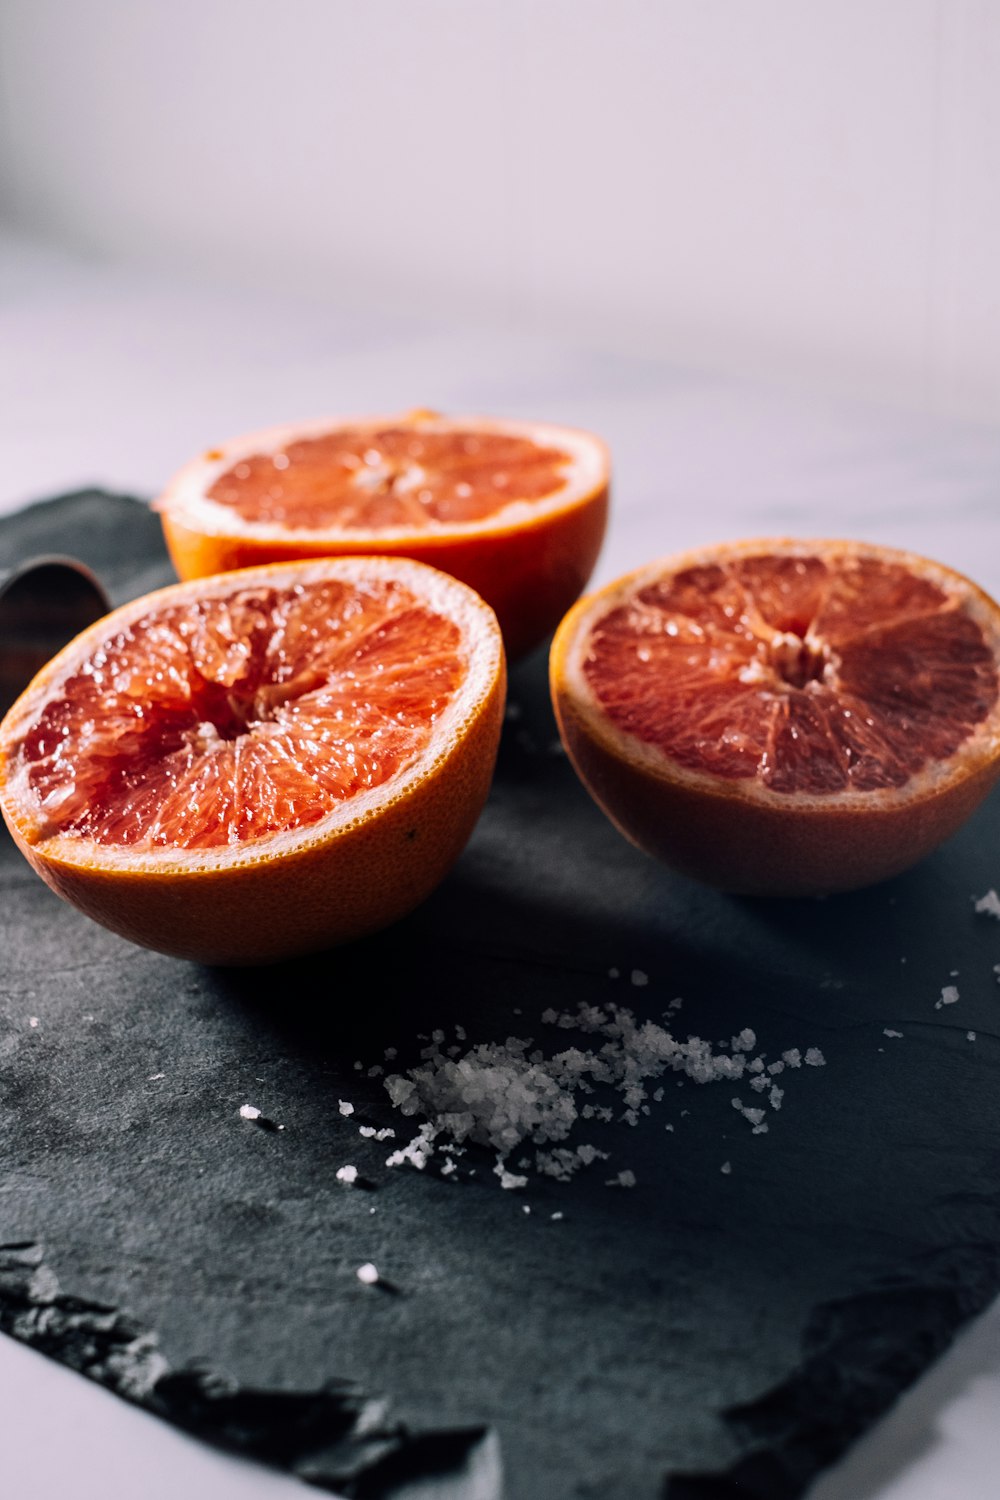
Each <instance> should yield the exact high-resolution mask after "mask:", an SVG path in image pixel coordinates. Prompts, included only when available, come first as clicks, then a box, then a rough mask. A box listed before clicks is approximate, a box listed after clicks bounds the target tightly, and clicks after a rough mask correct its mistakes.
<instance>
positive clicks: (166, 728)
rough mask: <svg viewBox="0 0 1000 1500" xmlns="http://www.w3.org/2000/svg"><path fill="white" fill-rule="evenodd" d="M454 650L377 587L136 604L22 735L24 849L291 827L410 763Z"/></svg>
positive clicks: (213, 837)
mask: <svg viewBox="0 0 1000 1500" xmlns="http://www.w3.org/2000/svg"><path fill="white" fill-rule="evenodd" d="M460 647H461V637H460V632H459V629H458V627H457V626H456V625H455V624H454V623H453V622H452V621H450V620H448V619H445V618H444V617H443V616H441V615H439V614H436V613H435V612H434V611H433V610H431V609H430V608H429V607H428V606H427V605H425V604H423V603H422V602H421V601H420V600H419V599H417V597H416V596H415V595H413V594H412V593H411V592H410V591H409V590H407V589H406V588H404V587H402V586H401V585H400V584H397V583H395V582H392V581H384V580H383V581H371V582H367V583H345V582H342V581H339V580H326V581H321V582H314V583H306V584H299V585H295V586H292V587H286V588H282V589H278V588H275V587H269V586H265V587H247V588H243V589H237V590H234V591H233V592H232V593H230V594H227V595H225V596H223V597H217V598H212V599H207V600H202V601H197V602H182V603H173V604H167V605H164V606H163V607H161V608H159V609H156V608H153V609H151V610H150V612H149V613H148V614H146V615H144V616H142V617H141V618H140V619H137V620H136V621H134V622H133V623H132V624H131V625H129V626H128V627H127V628H125V629H124V630H122V631H120V632H119V633H118V634H117V635H115V636H113V637H111V638H109V639H107V640H106V641H105V642H104V643H103V644H102V645H101V646H100V648H99V649H96V650H93V651H91V653H90V655H89V657H88V658H87V660H86V661H85V662H83V663H82V664H81V665H80V666H79V667H78V668H77V669H76V671H75V672H74V673H73V674H72V675H71V676H70V677H69V679H68V680H67V681H66V682H65V683H64V684H63V685H62V687H61V689H60V690H59V692H58V693H56V694H55V695H54V696H53V697H51V698H50V700H49V701H48V702H47V703H46V705H45V707H44V708H43V710H42V711H41V713H40V714H39V715H38V716H37V718H36V719H35V721H34V723H33V724H32V725H31V727H30V728H29V730H28V731H27V733H26V734H25V736H24V737H23V740H22V742H21V744H20V746H19V747H18V749H17V752H16V760H17V763H18V764H19V765H20V766H22V767H23V768H24V770H25V772H26V774H27V780H28V786H29V788H30V790H31V792H32V793H33V801H34V804H35V811H36V815H37V820H38V831H37V835H36V841H37V839H43V838H46V837H50V836H52V835H54V834H71V835H74V834H75V835H78V836H80V837H83V838H87V839H92V840H94V841H96V842H97V843H99V844H102V845H119V846H125V847H128V848H130V849H133V850H136V851H142V850H143V849H149V850H152V849H158V848H164V847H167V848H177V849H211V848H218V847H220V846H224V845H234V844H235V845H243V844H245V843H248V842H252V841H254V840H256V839H260V838H263V837H266V836H268V835H271V834H275V833H280V832H285V831H288V830H295V829H303V828H307V827H309V826H310V825H312V824H314V823H316V822H318V821H319V820H320V819H321V818H323V817H324V816H325V815H326V814H327V813H328V812H330V811H331V810H332V809H333V808H334V807H336V806H337V805H338V804H340V803H343V802H344V801H346V800H348V799H350V798H351V797H354V796H356V795H358V794H359V793H361V792H363V791H366V790H367V789H369V788H372V787H377V786H380V785H383V784H384V783H386V782H387V781H389V780H390V779H391V778H392V777H394V776H395V775H397V774H398V773H399V772H400V771H402V770H404V769H405V768H406V767H407V766H409V765H411V764H412V763H413V762H414V760H415V759H416V758H417V757H418V756H419V755H420V753H421V752H422V751H423V750H424V748H425V747H426V745H427V743H428V741H429V739H430V737H431V733H432V730H433V725H434V721H435V720H436V718H437V717H438V716H439V714H440V713H441V711H442V710H443V708H445V707H446V706H447V704H448V702H449V701H450V700H451V699H452V698H453V697H454V695H455V693H456V692H457V690H458V688H459V686H460V684H461V682H462V680H463V679H464V676H465V671H466V667H465V661H464V658H463V655H462V652H461V649H460Z"/></svg>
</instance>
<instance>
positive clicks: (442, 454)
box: [154, 411, 610, 659]
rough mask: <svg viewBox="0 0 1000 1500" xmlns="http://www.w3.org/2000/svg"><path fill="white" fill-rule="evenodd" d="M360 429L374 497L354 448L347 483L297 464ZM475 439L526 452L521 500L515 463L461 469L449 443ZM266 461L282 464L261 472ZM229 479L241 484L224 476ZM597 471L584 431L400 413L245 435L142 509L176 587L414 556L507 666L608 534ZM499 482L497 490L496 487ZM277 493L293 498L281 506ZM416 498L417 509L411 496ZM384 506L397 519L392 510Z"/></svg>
mask: <svg viewBox="0 0 1000 1500" xmlns="http://www.w3.org/2000/svg"><path fill="white" fill-rule="evenodd" d="M366 434H367V435H368V437H369V439H370V441H371V443H372V444H373V445H374V448H373V452H372V454H371V459H372V461H373V464H374V469H373V471H372V472H375V473H377V474H380V475H384V481H383V487H384V491H385V494H384V495H383V493H382V491H379V490H378V488H377V487H376V489H375V490H370V487H366V486H365V485H364V484H362V482H361V480H363V479H364V478H365V477H366V476H365V464H364V463H362V462H359V461H358V459H357V454H356V453H353V452H352V453H351V454H349V455H348V457H349V458H350V461H351V463H352V464H354V466H355V467H354V469H353V470H352V471H351V472H353V473H355V474H359V475H360V476H361V480H359V481H358V483H357V484H352V482H351V481H349V480H345V478H344V473H345V470H344V468H343V467H338V462H337V452H336V451H334V452H332V453H331V454H330V455H329V458H328V459H324V458H322V457H310V451H311V450H315V449H316V448H322V445H323V444H324V443H332V444H333V445H334V449H335V450H336V446H337V441H338V439H341V438H342V439H343V440H344V441H345V442H349V443H350V444H351V445H353V448H356V449H357V450H358V451H360V450H361V449H363V448H364V441H362V439H364V437H365V435H366ZM409 441H412V443H413V444H414V445H421V444H423V445H424V446H425V447H427V449H428V452H427V454H426V455H425V456H421V457H419V458H418V459H415V460H412V461H413V462H419V463H420V464H423V465H425V466H426V472H427V475H428V478H427V484H428V486H429V488H428V489H427V490H426V491H425V490H424V489H422V488H421V487H420V486H421V481H420V480H412V481H411V480H410V479H409V478H408V473H407V464H408V463H409V462H411V460H410V459H408V458H407V457H406V456H405V455H404V454H403V453H402V452H401V449H403V448H405V446H406V444H407V443H408V442H409ZM477 441H478V442H480V443H484V444H487V445H488V444H489V443H491V442H495V443H499V444H500V445H503V444H504V443H513V444H517V445H520V446H521V449H522V450H523V451H522V453H521V459H522V461H527V460H525V454H526V453H527V454H529V455H530V454H532V453H533V454H535V455H536V458H537V466H536V467H534V468H533V467H532V465H531V463H530V462H528V472H527V479H528V483H527V487H526V489H525V490H524V493H523V495H522V494H520V493H519V490H518V469H517V465H516V463H515V465H514V468H513V478H512V477H511V475H508V474H499V473H498V474H495V475H494V474H493V473H492V471H491V469H490V466H489V465H488V464H485V463H484V464H482V465H480V466H479V467H478V468H476V469H473V470H465V471H463V470H462V469H461V464H462V462H463V454H462V451H461V450H462V445H463V444H465V443H470V442H471V443H476V442H477ZM434 445H437V448H436V449H435V447H434ZM449 445H450V448H449ZM432 450H433V451H432ZM500 451H501V453H502V451H503V449H502V446H501V449H500ZM435 452H436V453H437V454H438V459H435V457H434V453H435ZM438 461H439V462H440V467H437V468H436V467H435V464H436V463H437V462H438ZM469 461H470V462H471V460H469ZM269 462H270V463H274V462H277V463H280V464H281V465H283V467H281V468H280V469H277V470H275V471H274V472H273V473H272V472H271V471H270V470H269V469H268V467H267V466H268V463H269ZM380 463H381V465H382V467H379V464H380ZM503 464H504V460H503V458H502V457H498V458H497V459H496V460H495V461H493V467H494V468H497V469H502V468H503ZM456 465H457V466H458V467H456ZM251 471H252V473H253V477H252V478H247V476H248V475H250V473H251ZM463 472H465V473H466V475H467V478H466V480H464V481H463V480H462V473H463ZM237 473H238V474H239V475H240V476H242V477H240V478H233V477H230V476H234V475H236V474H237ZM261 474H264V475H265V476H266V477H265V478H260V477H259V476H260V475H261ZM609 474H610V458H609V455H608V451H607V448H606V446H605V444H604V443H603V442H602V441H601V440H600V439H599V438H597V437H596V436H595V435H594V434H593V433H589V432H584V431H582V430H579V429H576V428H570V427H560V426H554V425H550V424H545V423H536V422H520V421H504V420H500V419H495V418H488V417H464V418H459V417H455V418H451V417H447V416H441V415H440V414H438V413H435V412H429V411H413V412H409V413H407V414H405V415H403V416H397V417H385V416H383V417H363V418H350V419H348V418H331V419H329V420H328V421H325V422H312V423H303V424H297V425H294V426H285V427H278V428H271V429H267V430H265V431H262V432H260V433H256V434H253V433H251V434H248V435H247V436H245V437H242V438H239V439H235V440H234V441H233V442H231V443H228V444H225V445H223V446H221V447H219V448H217V449H213V450H211V451H210V452H208V453H206V454H205V455H203V457H202V458H200V459H195V460H194V461H193V462H191V463H189V464H188V465H186V466H185V468H183V469H182V470H180V472H179V473H178V474H176V475H175V476H174V478H173V479H172V480H171V481H170V483H169V484H168V485H167V487H166V488H165V490H164V492H163V494H162V495H161V496H160V497H159V499H158V500H156V501H155V502H154V508H155V509H156V510H157V511H158V512H159V515H160V521H161V524H162V526H163V533H164V539H165V541H166V544H167V549H168V551H169V553H170V557H171V561H172V562H173V565H174V567H175V568H176V570H177V574H178V576H179V577H180V578H182V579H193V578H202V577H206V576H208V575H210V574H212V573H219V572H228V571H230V570H233V569H239V568H244V567H251V566H255V565H257V564H260V563H266V562H279V561H289V560H292V559H298V558H315V557H327V556H352V555H361V554H373V553H377V554H380V555H384V556H390V557H409V558H414V559H415V560H416V561H418V562H423V563H427V564H428V565H429V566H431V567H435V568H440V569H441V570H443V571H444V572H446V573H450V574H451V575H452V576H453V577H455V578H459V579H461V581H462V582H463V583H466V584H468V585H469V587H470V588H473V589H475V591H476V592H477V593H478V594H479V595H480V596H481V597H482V598H483V599H485V600H486V602H487V603H488V604H489V605H490V607H491V608H492V609H493V610H494V612H495V613H496V616H497V618H498V620H499V621H500V628H501V631H502V633H503V637H504V646H505V649H506V652H507V656H508V658H509V659H517V658H520V657H523V656H525V655H526V654H527V653H528V652H529V651H531V650H533V649H534V648H535V647H536V646H538V645H539V644H540V643H541V642H542V641H543V640H545V639H546V638H547V637H548V636H550V635H551V633H552V632H553V630H554V629H555V628H556V626H557V625H558V623H559V621H560V620H561V619H562V617H563V615H564V614H565V612H566V611H567V609H569V607H570V605H571V604H573V602H574V601H575V600H576V599H578V598H579V596H580V594H581V592H582V590H583V589H584V588H585V587H586V585H587V582H588V580H589V578H590V575H591V573H592V572H593V569H594V565H595V563H596V562H597V558H598V555H599V553H600V550H601V546H602V543H603V540H604V534H605V531H606V528H607V520H608V508H609V491H610V478H609ZM523 477H524V475H523V474H522V478H523ZM501 479H502V480H503V481H504V484H505V488H503V489H502V490H498V489H497V488H496V483H499V482H500V480H501ZM267 484H273V486H274V488H275V490H276V492H277V494H278V499H277V500H271V498H270V495H271V492H270V491H269V490H268V489H267V488H266V486H267ZM241 486H245V487H246V489H247V494H246V496H245V497H244V496H243V494H242V489H241ZM282 486H284V487H285V488H287V489H288V490H289V491H290V492H291V491H293V490H294V494H291V493H290V494H289V498H288V503H287V506H286V507H285V509H283V510H282V509H281V507H282V505H283V503H284V502H283V501H282V499H281V491H282ZM220 487H221V490H222V491H223V492H224V498H222V499H220V498H219V491H220ZM444 490H448V491H449V492H450V493H451V494H452V495H454V494H457V492H458V490H461V491H464V492H466V495H465V497H463V499H462V500H461V501H460V502H459V508H458V509H455V510H454V512H452V511H451V510H449V508H448V506H447V504H446V505H445V506H444V508H443V512H442V513H441V514H437V513H436V512H435V511H434V507H435V504H436V503H437V499H438V497H439V496H440V495H441V493H442V491H444ZM251 491H252V493H251ZM424 494H426V495H427V497H428V502H427V503H428V513H427V514H422V513H421V504H423V502H420V501H419V496H421V495H424ZM469 496H471V497H472V502H480V510H481V513H477V514H468V515H466V514H463V513H462V511H461V508H460V507H461V506H462V505H465V504H467V503H471V502H469V501H468V497H469ZM359 497H360V498H359ZM397 499H398V500H399V513H398V514H397V513H394V512H392V511H391V506H392V505H393V503H395V502H396V500H397ZM404 504H405V505H406V506H407V507H408V508H407V509H404V508H403V507H404ZM366 505H370V506H371V509H370V510H367V509H366V508H365V507H366ZM378 506H388V507H390V509H389V510H385V509H383V510H382V511H379V510H378V509H377V507H378ZM269 507H270V508H269Z"/></svg>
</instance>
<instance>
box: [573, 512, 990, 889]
mask: <svg viewBox="0 0 1000 1500" xmlns="http://www.w3.org/2000/svg"><path fill="white" fill-rule="evenodd" d="M998 663H1000V606H998V605H997V604H996V603H995V602H994V601H993V600H992V599H990V598H989V597H988V596H987V595H986V594H984V593H983V591H982V590H981V589H979V588H977V587H976V585H975V584H973V583H971V582H970V581H969V580H968V579H966V578H963V577H961V576H960V575H959V574H957V573H954V572H952V571H951V570H950V569H948V568H946V567H943V566H941V565H940V564H937V563H933V562H929V561H927V560H926V559H924V558H920V557H916V556H914V555H913V554H911V553H908V552H900V551H894V550H892V549H890V548H887V547H879V546H875V545H865V544H862V543H857V542H843V541H807V542H797V541H788V540H781V541H753V542H738V543H729V544H723V545H719V546H715V547H709V548H706V549H705V550H704V551H702V552H698V553H691V554H687V555H685V556H683V557H678V558H670V559H667V560H665V561H662V562H658V563H655V564H653V565H652V566H650V567H646V568H643V569H640V570H639V571H638V572H635V573H632V574H629V575H628V576H627V577H625V578H621V579H619V580H618V581H617V582H615V583H612V584H610V585H608V587H606V588H605V589H603V590H601V591H600V592H598V593H596V594H594V595H593V596H592V597H590V598H588V599H583V600H581V601H580V602H579V603H578V604H577V605H576V607H575V608H574V609H573V610H572V611H571V612H570V614H569V615H568V616H567V618H566V619H565V620H564V621H563V623H562V625H561V626H560V628H559V630H558V632H557V633H556V637H555V640H554V641H553V645H552V653H551V665H550V670H551V685H552V694H553V701H554V705H555V710H556V716H557V719H558V722H559V728H560V733H561V735H562V738H563V741H564V744H565V746H566V749H567V752H568V754H569V757H570V759H571V761H572V763H573V765H574V767H575V768H576V770H577V772H578V774H579V776H580V778H581V779H582V781H583V782H584V784H585V785H586V786H587V788H588V789H589V791H590V792H591V794H592V795H593V796H594V798H595V800H596V801H597V802H598V803H599V804H600V806H601V807H602V808H603V809H604V811H605V812H606V813H607V814H608V816H609V817H610V818H611V819H612V821H613V822H614V823H615V824H616V825H617V826H618V828H619V829H621V831H622V832H623V833H625V835H626V836H627V837H628V838H630V839H631V840H632V841H633V842H634V843H635V844H637V845H639V847H640V848H642V849H645V850H647V851H648V852H650V853H652V854H655V855H657V856H658V857H660V858H661V859H663V860H665V861H666V862H667V863H669V864H671V865H673V866H674V867H676V868H677V869H679V870H681V871H683V872H684V873H686V874H689V875H693V876H695V877H697V878H698V879H701V880H704V881H706V882H708V883H709V884H713V885H717V886H720V887H722V888H723V889H726V890H730V891H734V892H742V893H746V894H758V895H806V894H820V893H825V892H831V891H838V890H848V889H852V888H854V887H857V886H863V885H868V884H871V883H873V882H875V881H878V880H882V879H884V878H886V877H888V876H890V875H894V874H897V873H898V872H900V871H901V870H904V869H906V868H907V867H908V866H910V865H912V864H913V863H915V862H916V861H917V860H918V859H920V858H922V857H923V855H925V854H926V853H928V852H929V851H930V850H931V849H933V848H935V847H936V846H937V845H938V844H940V843H941V842H942V841H943V840H944V839H946V838H947V837H948V836H949V835H950V834H951V833H953V832H954V831H955V829H956V828H957V827H958V826H959V825H960V824H961V823H962V822H963V821H964V820H965V819H966V818H967V817H968V816H969V814H970V813H971V812H972V811H973V810H974V809H975V807H976V806H978V804H979V803H980V802H981V801H982V799H983V798H984V797H985V796H986V795H987V793H988V792H989V790H990V788H991V787H992V786H993V784H994V783H995V782H996V781H997V779H998V778H1000V692H998Z"/></svg>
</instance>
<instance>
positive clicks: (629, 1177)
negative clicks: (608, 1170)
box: [604, 1170, 635, 1188]
mask: <svg viewBox="0 0 1000 1500" xmlns="http://www.w3.org/2000/svg"><path fill="white" fill-rule="evenodd" d="M604 1186H605V1187H623V1188H632V1187H635V1173H634V1172H629V1171H627V1170H626V1171H624V1172H619V1173H618V1176H617V1177H609V1178H608V1180H607V1182H606V1183H605V1184H604Z"/></svg>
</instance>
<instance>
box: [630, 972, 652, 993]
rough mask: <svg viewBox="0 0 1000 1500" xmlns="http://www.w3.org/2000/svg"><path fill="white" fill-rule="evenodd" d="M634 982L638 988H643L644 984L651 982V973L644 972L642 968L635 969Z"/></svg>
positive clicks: (633, 973)
mask: <svg viewBox="0 0 1000 1500" xmlns="http://www.w3.org/2000/svg"><path fill="white" fill-rule="evenodd" d="M632 983H633V984H634V985H635V987H636V989H640V990H641V989H642V988H643V986H644V985H647V984H648V983H649V975H648V974H644V973H643V971H642V970H641V969H633V970H632Z"/></svg>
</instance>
